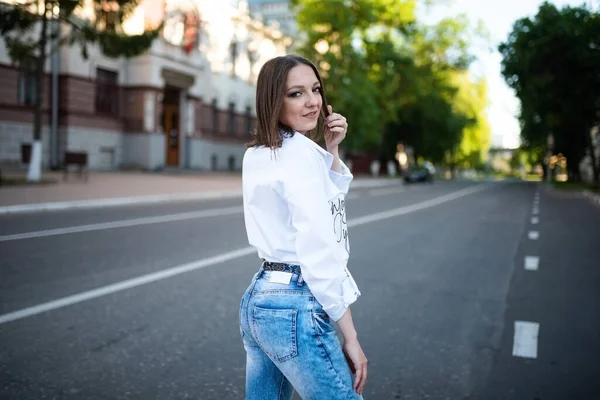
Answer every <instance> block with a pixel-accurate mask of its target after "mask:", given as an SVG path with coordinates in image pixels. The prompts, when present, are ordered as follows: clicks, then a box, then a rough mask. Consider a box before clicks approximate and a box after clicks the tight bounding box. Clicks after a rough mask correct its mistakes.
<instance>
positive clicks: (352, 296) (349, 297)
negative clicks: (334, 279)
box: [325, 270, 361, 322]
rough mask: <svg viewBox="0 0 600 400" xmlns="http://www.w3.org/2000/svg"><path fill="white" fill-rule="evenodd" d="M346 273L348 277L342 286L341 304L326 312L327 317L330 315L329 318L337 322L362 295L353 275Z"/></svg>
mask: <svg viewBox="0 0 600 400" xmlns="http://www.w3.org/2000/svg"><path fill="white" fill-rule="evenodd" d="M346 272H347V274H348V276H347V277H346V279H344V281H343V282H342V286H341V291H342V293H341V297H342V302H341V304H339V305H335V306H334V307H331V308H330V309H329V310H325V312H326V313H327V315H329V318H331V319H332V320H334V321H336V322H337V321H339V319H340V318H342V316H344V313H345V312H346V310H347V309H348V307H350V305H351V304H353V303H354V302H355V301H356V300H357V299H358V297H359V296H360V295H361V293H360V290H358V285H357V284H356V282H355V281H354V278H353V277H352V275H350V272H349V271H347V270H346Z"/></svg>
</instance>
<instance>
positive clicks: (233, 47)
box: [0, 0, 291, 170]
mask: <svg viewBox="0 0 600 400" xmlns="http://www.w3.org/2000/svg"><path fill="white" fill-rule="evenodd" d="M232 3H235V4H232ZM93 13H94V11H93V8H92V7H91V4H88V7H84V9H83V10H82V12H81V13H80V17H81V18H94V15H93ZM163 20H164V21H165V28H164V30H163V33H162V35H161V37H160V38H159V39H157V40H155V41H154V43H153V45H152V48H151V49H150V50H149V51H147V52H146V53H145V54H143V55H141V56H138V57H135V58H132V59H110V58H107V57H104V56H103V55H102V54H101V53H100V52H99V50H98V49H95V48H93V47H92V48H91V49H90V52H89V57H88V58H87V59H83V58H82V57H81V52H80V49H79V48H78V47H64V48H62V49H61V50H60V52H57V55H56V57H55V58H54V59H52V58H51V59H49V60H48V63H47V65H46V69H45V80H44V95H43V97H44V98H43V103H42V143H43V153H42V154H43V156H42V164H43V166H44V167H56V166H60V164H61V160H62V159H63V156H64V154H65V152H68V151H79V152H81V151H83V152H86V153H87V154H88V163H89V167H90V168H91V169H96V170H110V169H118V168H141V169H147V170H156V169H161V168H165V167H167V168H168V167H173V168H190V169H198V170H238V169H240V168H241V161H242V155H243V153H244V151H245V147H244V143H246V142H248V141H249V140H250V134H249V132H250V131H251V130H252V129H253V127H254V126H255V111H254V99H255V83H256V76H257V74H258V71H259V70H260V67H261V66H262V64H264V62H265V61H266V60H268V59H270V58H272V57H274V56H277V55H283V54H285V52H286V49H287V48H288V46H289V45H290V43H291V39H290V38H289V37H286V36H284V35H283V34H282V33H281V32H280V31H279V30H278V29H276V28H274V27H268V26H265V25H264V24H263V23H261V22H259V21H256V20H253V19H251V18H250V16H249V12H248V7H247V4H246V3H245V2H227V1H223V2H216V1H213V0H142V1H141V3H140V5H139V6H138V8H137V9H136V11H135V12H134V13H133V15H132V16H131V17H130V19H129V20H128V21H127V22H126V23H125V24H124V25H123V29H124V30H125V32H127V33H129V34H135V33H136V32H140V31H141V30H142V29H143V27H144V26H152V25H153V24H154V26H156V25H157V24H158V23H159V22H160V21H163ZM53 76H55V77H56V78H55V79H54V82H56V84H55V85H53V84H52V82H53ZM0 87H2V96H0V163H15V164H19V163H21V162H22V161H23V160H22V149H23V148H26V147H27V146H30V145H31V143H32V141H33V123H32V122H33V110H32V104H33V99H34V96H35V95H34V92H35V81H34V80H33V76H32V74H30V73H28V72H26V71H23V70H19V69H17V68H15V67H14V66H12V65H11V61H10V59H9V57H8V54H7V49H6V47H5V44H4V41H3V40H2V39H0ZM53 116H54V117H53Z"/></svg>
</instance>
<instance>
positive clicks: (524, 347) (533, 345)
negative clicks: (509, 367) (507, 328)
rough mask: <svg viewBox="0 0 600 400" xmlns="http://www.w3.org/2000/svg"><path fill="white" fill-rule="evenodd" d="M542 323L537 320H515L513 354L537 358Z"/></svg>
mask: <svg viewBox="0 0 600 400" xmlns="http://www.w3.org/2000/svg"><path fill="white" fill-rule="evenodd" d="M539 332H540V324H538V323H537V322H527V321H515V336H514V339H513V351H512V353H513V356H515V357H525V358H537V353H538V351H537V348H538V335H539Z"/></svg>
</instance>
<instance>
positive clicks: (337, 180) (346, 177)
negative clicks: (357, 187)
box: [329, 160, 354, 195]
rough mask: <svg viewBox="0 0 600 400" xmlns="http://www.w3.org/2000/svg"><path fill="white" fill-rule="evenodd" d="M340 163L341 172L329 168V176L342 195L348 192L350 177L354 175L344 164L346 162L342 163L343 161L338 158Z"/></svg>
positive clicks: (352, 177)
mask: <svg viewBox="0 0 600 400" xmlns="http://www.w3.org/2000/svg"><path fill="white" fill-rule="evenodd" d="M340 165H341V171H340V172H341V173H338V172H335V171H334V170H332V169H330V170H329V178H330V179H331V180H332V182H333V183H334V184H335V186H337V188H338V189H340V191H341V192H342V193H344V195H347V194H348V190H350V182H352V179H354V176H353V175H352V173H351V172H350V169H349V168H348V167H347V166H346V164H344V162H343V161H342V160H340Z"/></svg>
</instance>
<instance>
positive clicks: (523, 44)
mask: <svg viewBox="0 0 600 400" xmlns="http://www.w3.org/2000/svg"><path fill="white" fill-rule="evenodd" d="M499 51H500V52H501V54H502V56H503V60H502V73H503V75H504V78H505V80H506V82H507V84H508V85H509V86H510V87H512V88H513V89H514V90H515V92H516V95H517V97H518V98H519V100H520V101H521V113H520V121H521V128H522V130H521V137H522V141H523V143H524V145H525V146H526V147H527V148H528V149H530V150H533V149H537V151H538V152H542V153H543V152H544V151H545V148H546V143H547V139H548V136H549V135H552V136H553V137H554V151H555V152H556V153H559V152H560V153H562V154H563V155H564V156H566V157H567V159H568V170H569V175H570V177H571V178H573V179H578V178H579V163H580V161H581V160H582V158H583V157H584V156H585V155H586V153H587V154H590V156H591V157H592V164H593V167H594V178H595V180H596V181H598V179H599V176H598V175H599V174H598V165H597V162H596V160H595V157H594V154H593V151H592V149H593V145H592V138H591V129H592V128H593V127H594V126H596V125H598V124H599V123H600V73H598V71H600V14H599V13H598V12H595V11H593V10H592V9H591V8H589V7H588V6H585V5H583V6H580V7H564V8H562V9H558V8H557V7H556V6H555V5H553V4H551V3H548V2H545V3H544V4H542V5H541V6H540V8H539V10H538V13H537V15H536V16H535V17H533V18H522V19H520V20H518V21H516V22H515V24H514V25H513V29H512V32H511V33H510V35H509V37H508V39H507V40H506V42H504V43H502V44H500V46H499ZM540 156H541V155H538V158H539V157H540Z"/></svg>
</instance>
